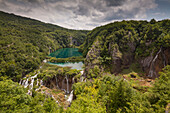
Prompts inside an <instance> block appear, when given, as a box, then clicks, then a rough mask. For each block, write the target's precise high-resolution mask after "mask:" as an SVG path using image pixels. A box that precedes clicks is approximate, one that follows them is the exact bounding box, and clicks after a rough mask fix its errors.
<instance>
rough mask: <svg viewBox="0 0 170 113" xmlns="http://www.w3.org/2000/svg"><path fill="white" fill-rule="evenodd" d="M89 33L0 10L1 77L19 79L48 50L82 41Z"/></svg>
mask: <svg viewBox="0 0 170 113" xmlns="http://www.w3.org/2000/svg"><path fill="white" fill-rule="evenodd" d="M87 32H88V31H83V30H71V29H66V28H62V27H60V26H57V25H52V24H48V23H43V22H40V21H38V20H33V19H30V18H25V17H21V16H16V15H14V14H8V13H4V12H0V76H4V75H7V76H9V77H11V78H13V79H14V80H19V78H21V77H22V76H25V75H26V74H27V73H29V72H31V71H33V70H35V69H37V68H38V67H39V64H40V63H41V62H42V60H43V59H44V58H45V57H46V56H47V55H48V54H49V52H52V51H55V50H57V49H59V48H65V47H72V46H79V45H80V44H82V43H83V41H84V39H85V37H86V34H87Z"/></svg>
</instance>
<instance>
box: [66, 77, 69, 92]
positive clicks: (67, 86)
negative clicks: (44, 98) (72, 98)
mask: <svg viewBox="0 0 170 113" xmlns="http://www.w3.org/2000/svg"><path fill="white" fill-rule="evenodd" d="M66 81H67V93H69V84H68V78H67V75H66Z"/></svg>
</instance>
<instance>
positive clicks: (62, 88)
mask: <svg viewBox="0 0 170 113" xmlns="http://www.w3.org/2000/svg"><path fill="white" fill-rule="evenodd" d="M64 80H65V78H64V79H63V81H62V87H61V90H63V91H64V92H66V90H65V88H64Z"/></svg>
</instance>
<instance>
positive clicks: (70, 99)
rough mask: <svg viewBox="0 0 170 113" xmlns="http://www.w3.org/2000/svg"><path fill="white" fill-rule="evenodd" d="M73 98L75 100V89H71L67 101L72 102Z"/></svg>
mask: <svg viewBox="0 0 170 113" xmlns="http://www.w3.org/2000/svg"><path fill="white" fill-rule="evenodd" d="M72 100H73V90H72V91H71V93H70V96H69V97H68V99H67V101H68V102H70V103H71V102H72Z"/></svg>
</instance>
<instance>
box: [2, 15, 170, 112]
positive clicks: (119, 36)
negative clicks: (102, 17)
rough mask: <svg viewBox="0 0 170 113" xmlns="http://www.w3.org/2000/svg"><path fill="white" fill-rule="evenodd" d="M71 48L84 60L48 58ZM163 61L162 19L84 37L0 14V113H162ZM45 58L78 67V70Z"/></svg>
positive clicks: (169, 62)
mask: <svg viewBox="0 0 170 113" xmlns="http://www.w3.org/2000/svg"><path fill="white" fill-rule="evenodd" d="M73 40H74V41H73ZM72 42H73V43H72ZM69 47H75V48H79V51H80V52H82V53H83V57H71V58H55V57H49V56H48V55H49V53H50V52H53V51H55V50H58V49H61V48H69ZM169 58H170V20H168V19H167V20H166V19H165V20H162V21H156V20H155V19H152V20H151V21H149V22H148V21H134V20H130V21H124V20H123V21H121V22H114V23H110V24H107V25H104V26H100V27H97V28H95V29H93V30H91V31H88V30H72V29H66V28H63V27H60V26H57V25H52V24H49V23H43V22H40V21H38V20H34V19H30V18H25V17H21V16H17V15H14V14H8V13H5V12H0V112H1V113H11V112H12V113H21V112H22V113H40V112H42V113H165V111H168V110H170V59H169ZM44 59H47V60H49V61H50V62H55V63H56V62H68V61H69V62H78V61H83V62H84V66H83V68H84V70H83V71H82V70H76V69H71V68H70V67H60V66H56V65H50V64H48V63H46V62H44ZM30 92H31V93H30ZM71 94H73V95H72V99H73V100H71V101H70V100H69V95H71Z"/></svg>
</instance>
